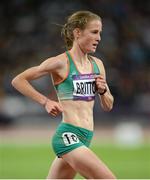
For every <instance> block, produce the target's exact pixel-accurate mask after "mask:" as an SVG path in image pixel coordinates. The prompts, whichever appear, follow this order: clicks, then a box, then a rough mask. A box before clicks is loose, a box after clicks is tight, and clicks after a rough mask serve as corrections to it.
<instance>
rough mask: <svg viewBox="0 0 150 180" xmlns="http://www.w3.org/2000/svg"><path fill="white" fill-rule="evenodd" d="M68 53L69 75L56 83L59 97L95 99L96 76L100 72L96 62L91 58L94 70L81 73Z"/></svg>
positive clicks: (61, 98)
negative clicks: (88, 72)
mask: <svg viewBox="0 0 150 180" xmlns="http://www.w3.org/2000/svg"><path fill="white" fill-rule="evenodd" d="M66 54H67V57H68V62H69V64H68V66H69V72H68V76H67V78H66V79H64V80H63V81H62V82H60V83H58V84H54V86H55V89H56V92H57V96H58V98H59V99H60V100H70V99H72V100H85V101H89V100H93V99H94V98H95V94H96V86H95V77H94V76H95V75H97V74H100V71H99V68H98V66H97V64H96V62H95V61H94V60H93V59H92V58H90V62H91V65H92V69H93V70H92V71H93V72H91V73H90V74H81V73H80V72H79V71H78V69H77V67H76V65H75V64H74V61H73V59H72V57H71V55H70V54H69V52H68V51H66Z"/></svg>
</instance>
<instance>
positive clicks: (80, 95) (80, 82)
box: [72, 74, 96, 100]
mask: <svg viewBox="0 0 150 180" xmlns="http://www.w3.org/2000/svg"><path fill="white" fill-rule="evenodd" d="M72 78H73V87H74V91H73V96H74V98H75V99H81V100H92V99H94V98H95V92H96V86H95V78H94V74H84V75H82V74H81V75H73V76H72Z"/></svg>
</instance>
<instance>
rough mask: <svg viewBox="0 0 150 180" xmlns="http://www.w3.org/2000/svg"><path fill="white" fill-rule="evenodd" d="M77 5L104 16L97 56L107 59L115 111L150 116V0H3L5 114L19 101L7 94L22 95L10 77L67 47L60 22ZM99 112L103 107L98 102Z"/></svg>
mask: <svg viewBox="0 0 150 180" xmlns="http://www.w3.org/2000/svg"><path fill="white" fill-rule="evenodd" d="M77 10H90V11H93V12H95V13H97V14H98V15H100V16H101V18H102V22H103V32H102V40H101V43H100V45H99V47H98V49H97V52H96V56H98V57H99V58H100V59H102V61H103V62H104V65H105V67H106V73H107V80H108V82H109V85H110V89H111V91H112V93H113V95H114V97H115V106H114V110H113V111H112V113H113V114H114V115H120V114H128V115H129V114H131V115H132V114H135V115H138V116H140V115H141V116H146V117H150V23H149V22H150V12H149V11H150V1H148V0H145V1H141V0H107V1H106V0H95V1H93V0H82V1H81V0H76V1H72V0H42V1H41V0H11V1H4V0H3V1H1V2H0V18H1V21H0V23H1V28H0V47H1V48H0V59H1V60H0V74H1V75H0V83H1V86H0V98H1V102H5V103H3V104H7V106H6V107H5V108H4V107H2V106H3V105H2V103H1V110H0V114H2V115H1V117H2V116H4V114H7V111H8V109H10V106H11V107H12V106H14V103H12V104H11V103H6V99H7V98H8V97H9V98H10V97H11V98H12V97H15V98H16V97H17V98H18V97H20V98H22V96H20V95H19V93H17V92H16V91H15V90H14V89H13V88H12V86H11V84H10V82H11V79H12V78H13V77H14V76H15V75H16V74H17V73H19V72H21V71H23V70H25V69H26V68H29V67H31V66H34V65H38V64H40V63H41V62H42V61H43V60H44V59H46V58H48V57H50V56H53V55H57V54H58V53H61V52H63V51H64V50H65V46H64V43H63V39H62V37H61V33H60V32H61V27H62V25H63V24H64V23H65V20H66V17H68V16H69V15H70V14H72V13H73V12H75V11H77ZM38 85H40V86H41V87H46V85H47V86H48V87H47V88H50V87H51V86H50V85H51V82H50V81H49V79H46V80H45V79H44V80H41V81H40V82H39V83H38ZM9 102H10V100H9ZM15 102H16V101H15ZM16 104H17V103H16ZM96 105H97V103H96ZM2 109H3V110H2ZM3 112H5V113H3ZM95 112H96V113H98V112H99V110H98V107H97V106H96V110H95ZM15 113H16V111H15ZM111 115H112V114H111ZM97 116H99V114H98V115H97Z"/></svg>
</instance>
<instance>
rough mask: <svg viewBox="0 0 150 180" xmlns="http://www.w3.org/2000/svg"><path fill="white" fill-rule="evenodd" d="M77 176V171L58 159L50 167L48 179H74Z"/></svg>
mask: <svg viewBox="0 0 150 180" xmlns="http://www.w3.org/2000/svg"><path fill="white" fill-rule="evenodd" d="M75 175H76V172H75V170H74V169H73V168H72V167H71V166H70V165H69V164H68V163H67V162H65V161H64V160H63V159H62V158H58V157H56V158H55V160H54V161H53V163H52V165H51V167H50V170H49V174H48V177H47V179H72V178H74V176H75Z"/></svg>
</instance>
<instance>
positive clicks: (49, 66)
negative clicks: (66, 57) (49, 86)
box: [12, 57, 63, 116]
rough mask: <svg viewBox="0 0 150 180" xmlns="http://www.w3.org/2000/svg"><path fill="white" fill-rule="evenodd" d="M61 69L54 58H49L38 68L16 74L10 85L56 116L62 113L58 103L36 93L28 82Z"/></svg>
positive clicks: (59, 63)
mask: <svg viewBox="0 0 150 180" xmlns="http://www.w3.org/2000/svg"><path fill="white" fill-rule="evenodd" d="M61 67H62V63H61V61H59V60H56V58H55V57H54V58H49V59H47V60H45V61H44V62H43V63H42V64H40V65H39V66H35V67H31V68H29V69H27V70H25V71H24V72H22V73H20V74H18V75H17V76H16V77H15V78H14V79H13V80H12V85H13V86H14V87H15V88H16V89H17V90H18V91H19V92H20V93H22V94H23V95H24V96H27V97H29V98H31V99H33V100H34V101H36V102H38V103H40V104H41V105H43V106H44V107H45V109H46V111H47V112H48V113H50V114H51V115H53V116H56V115H57V114H58V113H60V112H62V111H63V110H62V107H61V105H60V103H58V102H56V101H52V100H50V99H48V98H47V97H45V96H44V95H43V94H41V93H40V92H38V91H37V90H36V89H35V88H34V87H33V86H32V85H31V84H30V81H32V80H35V79H38V78H40V77H42V76H45V75H47V74H49V73H51V72H57V70H59V69H60V68H61Z"/></svg>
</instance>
